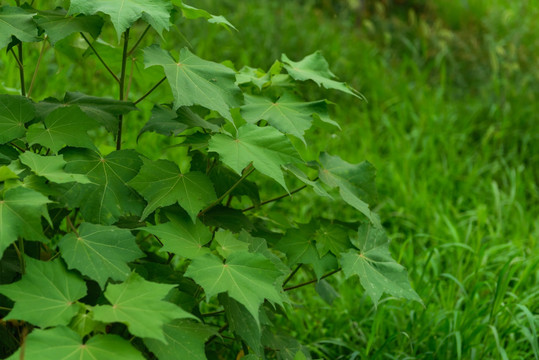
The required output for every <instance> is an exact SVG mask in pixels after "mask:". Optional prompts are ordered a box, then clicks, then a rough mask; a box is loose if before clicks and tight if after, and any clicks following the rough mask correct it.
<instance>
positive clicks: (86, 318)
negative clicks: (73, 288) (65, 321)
mask: <svg viewBox="0 0 539 360" xmlns="http://www.w3.org/2000/svg"><path fill="white" fill-rule="evenodd" d="M78 305H79V312H78V313H77V315H75V316H74V317H73V319H72V320H71V322H70V323H69V328H70V329H72V330H74V331H76V332H77V333H78V334H79V335H80V336H82V337H84V336H86V335H88V334H90V333H91V332H92V331H95V332H96V333H105V332H106V324H105V323H102V322H100V321H95V320H94V313H93V312H92V311H89V309H90V308H91V307H90V306H89V305H86V304H82V303H78Z"/></svg>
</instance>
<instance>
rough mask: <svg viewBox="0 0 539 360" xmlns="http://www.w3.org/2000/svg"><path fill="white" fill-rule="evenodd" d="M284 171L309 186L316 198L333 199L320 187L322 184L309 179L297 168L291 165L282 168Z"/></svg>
mask: <svg viewBox="0 0 539 360" xmlns="http://www.w3.org/2000/svg"><path fill="white" fill-rule="evenodd" d="M284 168H285V169H286V170H288V171H289V172H290V173H292V174H293V175H294V176H295V177H296V178H298V180H300V181H301V182H303V183H304V184H306V185H309V186H311V187H312V188H313V190H314V192H315V193H316V194H317V195H318V196H323V197H327V198H330V199H333V197H332V196H331V195H330V194H329V193H328V192H327V191H326V189H324V188H323V187H322V184H321V183H320V181H318V180H311V179H309V177H308V176H307V175H306V174H305V173H304V172H303V171H302V170H301V169H300V168H298V167H297V166H295V165H293V164H288V165H286V166H285V167H284Z"/></svg>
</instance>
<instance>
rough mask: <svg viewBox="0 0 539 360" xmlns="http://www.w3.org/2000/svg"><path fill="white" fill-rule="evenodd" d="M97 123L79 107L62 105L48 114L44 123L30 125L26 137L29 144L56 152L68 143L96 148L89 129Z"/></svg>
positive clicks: (69, 144)
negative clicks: (38, 145)
mask: <svg viewBox="0 0 539 360" xmlns="http://www.w3.org/2000/svg"><path fill="white" fill-rule="evenodd" d="M97 125H98V124H97V122H96V121H95V120H93V119H92V118H90V117H88V116H87V115H86V114H85V113H83V112H82V110H80V109H79V108H77V107H62V108H58V109H56V110H54V111H52V112H51V113H50V114H49V115H47V117H46V118H45V121H44V124H33V125H30V127H29V128H28V132H27V133H26V138H27V140H28V143H29V145H33V144H40V145H43V146H45V147H48V148H50V149H51V151H52V152H54V153H56V152H58V150H60V149H61V148H63V147H64V146H66V145H68V146H76V147H85V148H89V149H94V148H95V145H94V144H93V142H92V139H91V138H90V136H89V135H88V133H87V131H88V130H90V129H92V128H94V127H96V126H97Z"/></svg>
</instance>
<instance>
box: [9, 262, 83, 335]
mask: <svg viewBox="0 0 539 360" xmlns="http://www.w3.org/2000/svg"><path fill="white" fill-rule="evenodd" d="M25 261H26V273H25V274H24V275H23V276H22V279H21V280H19V281H17V282H15V283H13V284H9V285H0V294H3V295H5V296H7V297H9V298H10V299H11V300H13V301H15V305H14V306H13V309H12V310H11V312H10V313H9V314H8V315H7V316H6V317H5V318H4V319H5V320H9V319H14V320H24V321H28V322H29V323H31V324H34V325H37V326H40V327H48V326H55V325H67V324H69V322H70V320H71V319H72V318H73V316H75V314H77V312H78V310H79V308H78V306H77V304H75V301H76V300H78V299H80V298H82V297H84V296H85V295H86V284H85V283H84V281H83V280H82V279H81V278H80V277H78V276H77V275H75V274H74V273H70V272H68V271H67V270H66V268H65V267H64V265H63V264H62V262H61V261H60V260H59V259H57V260H54V261H48V262H45V261H39V260H35V259H33V258H30V257H25Z"/></svg>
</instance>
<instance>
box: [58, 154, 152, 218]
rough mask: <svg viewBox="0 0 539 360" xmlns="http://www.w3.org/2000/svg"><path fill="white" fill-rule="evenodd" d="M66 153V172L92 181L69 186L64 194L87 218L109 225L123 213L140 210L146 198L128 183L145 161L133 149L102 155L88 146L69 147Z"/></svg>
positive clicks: (135, 213)
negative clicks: (83, 176)
mask: <svg viewBox="0 0 539 360" xmlns="http://www.w3.org/2000/svg"><path fill="white" fill-rule="evenodd" d="M63 155H64V159H65V161H66V162H67V165H66V167H65V170H66V171H67V172H70V173H77V174H84V175H86V176H87V177H88V178H89V179H90V181H92V184H74V185H72V186H71V187H69V188H66V191H65V193H64V196H63V197H62V199H63V200H65V201H66V202H67V203H68V204H69V205H70V206H72V207H80V208H81V213H82V215H83V217H84V219H85V220H86V221H88V222H92V223H96V224H103V225H110V224H113V223H114V222H116V221H117V220H118V218H119V217H120V216H121V215H125V214H134V215H139V214H140V212H141V211H142V207H143V200H142V199H141V198H140V197H139V196H138V195H137V194H136V193H135V191H134V190H133V189H131V188H129V187H128V186H127V182H128V181H129V180H131V179H132V178H133V177H135V175H136V174H137V173H138V170H139V169H140V166H141V164H142V161H141V160H140V158H139V156H138V154H137V153H136V152H135V151H134V150H120V151H114V152H112V153H110V154H108V155H107V156H104V157H103V156H101V155H100V154H98V153H96V152H95V151H91V150H87V149H66V150H65V151H63Z"/></svg>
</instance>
